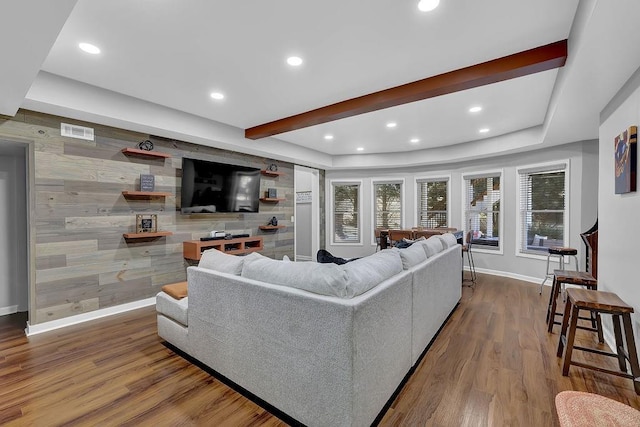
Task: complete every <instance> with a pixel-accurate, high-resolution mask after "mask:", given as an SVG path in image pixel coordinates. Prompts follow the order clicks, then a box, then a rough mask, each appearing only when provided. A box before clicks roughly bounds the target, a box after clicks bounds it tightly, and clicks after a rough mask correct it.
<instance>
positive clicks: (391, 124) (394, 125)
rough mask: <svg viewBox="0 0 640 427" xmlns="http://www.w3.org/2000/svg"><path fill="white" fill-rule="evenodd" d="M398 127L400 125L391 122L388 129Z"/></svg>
mask: <svg viewBox="0 0 640 427" xmlns="http://www.w3.org/2000/svg"><path fill="white" fill-rule="evenodd" d="M396 126H398V124H397V123H396V122H389V123H387V127H388V128H394V127H396Z"/></svg>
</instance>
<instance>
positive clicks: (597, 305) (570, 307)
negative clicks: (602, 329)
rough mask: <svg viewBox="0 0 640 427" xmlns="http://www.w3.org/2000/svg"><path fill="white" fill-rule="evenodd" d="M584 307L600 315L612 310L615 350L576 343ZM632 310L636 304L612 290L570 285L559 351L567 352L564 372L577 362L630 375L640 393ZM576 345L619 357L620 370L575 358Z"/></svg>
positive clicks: (620, 374)
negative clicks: (630, 303)
mask: <svg viewBox="0 0 640 427" xmlns="http://www.w3.org/2000/svg"><path fill="white" fill-rule="evenodd" d="M580 310H589V311H591V312H595V313H596V314H597V315H599V314H600V313H606V314H611V317H612V320H613V333H614V335H615V339H616V352H615V353H609V352H607V351H602V350H598V349H594V348H587V347H580V346H574V345H573V343H574V340H575V337H576V327H577V324H578V314H579V311H580ZM631 313H633V307H632V306H630V305H628V304H627V303H625V302H624V301H622V300H621V299H620V297H618V295H616V294H614V293H612V292H602V291H591V290H587V289H577V288H570V289H567V303H566V305H565V309H564V318H563V319H562V330H561V332H560V340H559V342H558V352H557V355H558V357H562V354H563V352H564V360H563V364H562V375H564V376H565V377H566V376H568V375H569V367H570V365H575V366H579V367H581V368H587V369H593V370H595V371H598V372H604V373H606V374H612V375H617V376H619V377H623V378H630V379H632V380H633V388H634V389H635V391H636V394H638V395H640V366H638V353H637V351H636V342H635V339H634V338H633V327H632V324H631ZM620 320H622V325H623V327H624V328H623V329H624V331H623V330H622V329H621V327H620ZM623 333H624V336H623ZM623 338H624V341H623ZM625 343H626V350H625ZM574 349H575V350H581V351H587V352H590V353H596V354H600V355H603V356H610V357H615V358H617V359H618V366H619V368H620V371H613V370H611V369H606V368H600V367H597V366H593V365H589V364H586V363H582V362H576V361H573V360H572V359H571V355H572V353H573V350H574ZM627 361H629V365H630V366H631V374H628V373H627V364H626V362H627Z"/></svg>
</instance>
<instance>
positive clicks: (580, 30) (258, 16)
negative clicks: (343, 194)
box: [0, 0, 640, 168]
mask: <svg viewBox="0 0 640 427" xmlns="http://www.w3.org/2000/svg"><path fill="white" fill-rule="evenodd" d="M22 3H23V2H21V1H20V0H15V1H13V2H12V4H14V6H10V7H9V13H8V14H4V15H3V16H5V17H7V16H8V18H7V20H9V21H12V22H14V23H15V22H21V21H24V20H26V19H29V20H33V19H35V18H38V19H40V20H41V21H46V18H48V17H49V16H48V15H51V11H50V10H49V9H50V8H49V9H46V8H44V9H41V8H38V7H32V8H31V9H30V10H29V11H27V12H25V10H24V7H23V6H21V5H22ZM32 3H38V4H40V5H48V4H50V3H52V2H49V1H48V0H32ZM61 3H62V2H61ZM65 3H66V4H67V5H69V4H71V5H72V4H73V3H74V2H73V1H71V0H67V1H66V2H65ZM416 4H417V0H402V1H393V2H390V1H384V0H370V1H369V2H366V3H362V2H345V1H337V0H326V1H324V2H313V3H312V2H301V1H299V0H275V1H269V2H265V1H258V0H248V1H244V2H213V1H210V0H209V1H207V0H189V1H174V0H153V1H152V0H135V1H132V0H78V1H77V4H76V6H75V8H74V9H73V11H72V12H71V13H70V14H69V16H68V19H67V20H66V22H65V23H64V25H62V24H61V23H60V24H59V28H61V30H60V33H59V35H58V37H57V40H56V41H55V43H53V44H52V43H51V32H52V31H51V30H48V31H45V29H39V27H36V28H31V32H30V34H29V40H28V43H29V45H30V46H34V47H35V48H34V49H31V50H26V51H28V52H30V51H33V54H32V55H31V58H29V59H30V61H26V60H23V58H22V56H24V55H25V53H24V52H25V48H24V46H19V48H18V49H12V47H11V44H10V45H9V46H5V47H4V49H8V52H7V55H5V57H9V58H12V57H13V58H16V61H15V63H18V64H22V68H23V74H24V75H25V76H27V77H26V78H23V79H22V80H23V81H21V82H20V83H21V85H22V87H23V86H24V84H25V83H24V81H28V80H29V79H31V80H32V81H33V85H32V86H31V90H30V91H29V92H28V93H27V95H26V97H25V98H24V100H23V101H22V102H21V103H20V102H17V103H16V102H15V101H14V102H13V103H10V105H9V107H8V108H7V107H6V106H5V107H4V109H2V110H0V114H11V113H10V110H11V108H12V107H13V109H14V111H15V110H16V109H17V108H18V107H20V106H22V107H24V108H31V109H37V110H39V111H44V112H52V113H57V114H62V115H67V116H70V117H75V118H79V119H87V118H91V119H92V120H94V121H96V122H98V123H104V124H112V125H120V126H124V125H128V126H127V128H131V129H133V130H143V131H149V132H151V131H155V132H156V133H157V134H159V135H163V136H169V137H176V136H179V137H181V138H183V139H185V140H189V141H191V142H197V143H202V144H206V145H213V146H224V147H225V148H229V145H231V146H234V145H235V146H237V147H238V150H239V151H245V152H252V153H262V154H266V155H270V156H272V157H274V158H282V159H290V158H291V157H292V156H294V154H292V153H295V156H296V157H295V159H296V160H297V162H298V163H301V164H310V165H313V164H316V165H319V166H321V167H325V168H331V167H349V166H350V165H352V166H353V167H361V166H362V165H365V164H366V165H367V166H372V167H375V166H376V165H384V166H389V165H390V164H391V165H392V164H393V163H394V162H396V163H398V164H428V163H430V162H432V161H433V159H437V161H438V162H442V161H446V159H447V157H449V161H455V160H460V159H464V158H465V154H464V153H474V152H476V150H477V151H481V152H482V153H483V155H493V154H497V153H503V152H509V151H513V150H517V151H523V150H527V149H534V148H540V146H541V145H544V144H554V145H555V144H563V143H569V142H573V141H576V140H582V139H595V138H597V126H598V116H597V115H598V113H599V112H600V110H601V109H602V108H603V107H604V105H605V104H606V102H607V101H608V100H609V99H610V97H611V96H613V94H615V91H616V90H617V88H619V87H620V86H621V85H622V83H624V81H625V80H626V79H627V78H628V77H629V76H630V75H631V73H632V72H633V71H635V69H636V68H637V67H638V66H639V65H640V53H639V52H640V50H639V49H637V45H638V42H639V41H640V40H639V36H638V35H637V34H640V32H638V31H637V30H634V29H633V25H631V24H629V25H622V26H620V25H618V24H620V22H618V21H619V20H622V22H624V19H629V17H632V16H638V13H640V2H629V1H626V0H599V1H598V0H581V1H578V0H564V1H561V2H559V1H557V0H539V1H535V2H514V1H512V0H491V1H484V2H479V1H477V0H441V4H440V7H439V8H438V9H436V10H435V11H434V12H431V13H422V12H419V11H418V10H417V7H416ZM5 10H6V8H5ZM58 12H59V11H58ZM3 13H4V10H3ZM63 14H64V12H63ZM34 15H35V17H34ZM0 19H2V18H0ZM52 21H54V22H57V21H56V20H55V19H52ZM58 21H60V20H59V19H58ZM572 25H573V27H572ZM49 26H51V25H49ZM53 26H54V27H55V25H53ZM614 26H615V27H616V28H617V29H616V31H611V28H613V27H614ZM14 27H15V25H14ZM620 27H623V28H620ZM1 28H2V27H0V34H1V35H6V36H8V37H7V38H5V39H8V38H10V34H9V33H6V31H8V30H3V29H1ZM16 31H17V30H16ZM634 31H635V34H634ZM5 33H6V34H5ZM565 38H569V58H568V60H567V65H566V66H565V67H563V68H561V69H560V70H551V71H545V72H542V73H538V74H534V75H530V76H526V77H521V78H518V79H513V80H509V81H505V82H500V83H496V84H493V85H489V86H484V87H480V88H476V89H471V90H467V91H463V92H458V93H454V94H450V95H446V96H442V97H438V98H433V99H429V100H424V101H419V102H415V103H412V104H406V105H403V106H399V107H393V108H389V109H386V110H381V111H377V112H373V113H369V114H365V115H361V116H357V117H352V118H348V119H343V120H340V121H336V122H331V123H326V124H323V125H318V126H313V127H309V128H305V129H301V130H297V131H293V132H287V133H285V134H281V135H277V136H275V137H272V138H266V139H264V140H258V141H249V140H245V139H244V138H243V137H242V130H243V129H245V128H248V127H252V126H256V125H260V124H263V123H265V122H269V121H272V120H277V119H280V118H284V117H287V116H290V115H294V114H298V113H302V112H305V111H308V110H311V109H315V108H319V107H322V106H325V105H328V104H332V103H335V102H339V101H343V100H345V99H349V98H353V97H356V96H361V95H365V94H368V93H371V92H375V91H380V90H383V89H387V88H390V87H394V86H397V85H400V84H404V83H409V82H412V81H416V80H419V79H423V78H426V77H430V76H433V75H436V74H440V73H443V72H447V71H452V70H456V69H459V68H462V67H466V66H470V65H474V64H477V63H481V62H484V61H488V60H491V59H495V58H499V57H503V56H506V55H509V54H513V53H517V52H521V51H523V50H527V49H531V48H534V47H538V46H542V45H546V44H548V43H552V42H555V41H558V40H562V39H565ZM83 41H86V42H90V43H93V44H95V45H97V46H99V47H100V48H101V49H102V53H101V54H100V55H97V56H91V55H88V54H86V53H84V52H82V51H80V50H79V49H78V47H77V45H78V43H79V42H83ZM609 43H611V45H610V46H609ZM45 47H46V49H44V48H45ZM47 49H50V50H49V51H48V55H46V59H45V56H43V55H42V53H38V52H42V51H43V50H44V51H46V50H47ZM18 53H19V54H20V55H21V56H19V55H18ZM292 54H296V55H299V56H301V57H302V58H303V59H304V61H305V62H304V64H303V65H302V66H301V67H299V68H295V69H294V68H291V67H290V66H288V65H287V64H286V63H285V59H286V58H287V56H289V55H292ZM602 58H607V59H609V58H610V59H612V60H613V61H614V62H615V61H616V59H617V60H618V62H617V63H616V65H615V68H616V69H615V70H610V69H609V68H610V67H608V66H606V63H605V64H603V63H602V61H601V59H602ZM38 59H39V60H38ZM43 60H44V62H42V61H43ZM620 62H622V64H621V63H620ZM34 64H36V65H34ZM594 67H595V69H594ZM38 70H40V73H39V74H38V76H37V77H35V78H34V77H28V76H33V75H34V74H35V73H38ZM596 72H597V74H596ZM61 77H62V78H64V79H62V78H61ZM15 81H17V80H14V82H15ZM600 82H602V83H601V84H600ZM72 84H73V85H75V88H76V90H75V91H73V92H74V93H73V94H71V91H69V90H68V87H70V86H71V85H72ZM18 86H20V85H18ZM63 86H64V88H66V89H64V90H63ZM10 87H12V84H11V79H9V83H7V79H3V80H2V81H0V93H5V92H6V91H8V89H9V88H10ZM212 91H220V92H223V93H224V94H225V95H226V98H225V99H224V100H223V101H214V100H212V99H211V98H210V97H209V93H210V92H212ZM590 91H593V92H594V93H593V96H590V95H589V93H590ZM72 95H73V96H72ZM118 97H120V98H118ZM134 98H135V99H137V100H135V99H134ZM125 100H128V102H124V101H125ZM138 100H139V101H138ZM106 103H109V104H111V105H110V106H106V105H105V104H106ZM126 105H130V107H129V108H127V107H123V106H126ZM134 105H135V108H134V107H133V106H134ZM473 105H482V106H483V108H484V109H483V111H482V112H480V113H477V114H470V113H469V112H468V108H469V107H471V106H473ZM141 106H143V107H144V108H140V107H141ZM0 107H2V106H0ZM108 107H109V108H110V109H109V108H108ZM88 110H90V111H88ZM125 110H128V111H125ZM143 110H144V111H143ZM8 111H9V112H8ZM145 113H146V116H145V115H144V114H145ZM160 115H162V117H163V120H162V122H160V121H159V120H156V121H154V117H159V116H160ZM391 120H392V121H395V122H397V123H398V125H397V127H396V128H395V129H387V128H386V127H385V124H386V122H388V121H391ZM187 123H189V125H190V128H191V129H192V130H190V128H189V127H188V126H187V125H186V124H187ZM223 124H224V125H229V126H227V127H225V126H224V125H223ZM481 127H487V128H489V129H490V132H488V133H487V134H482V135H481V134H479V133H478V130H479V129H480V128H481ZM234 129H235V130H234ZM327 133H331V134H332V135H334V139H333V141H325V140H324V139H323V136H324V135H325V134H327ZM223 134H224V135H223ZM518 135H521V136H522V138H519V139H518ZM411 138H419V139H420V143H418V144H412V143H410V142H409V140H410V139H411ZM508 141H514V142H513V143H505V142H508ZM357 147H363V148H364V150H363V151H362V154H357V152H356V148H357ZM403 153H404V154H403ZM469 155H471V154H469ZM474 156H475V154H474ZM385 158H386V159H387V161H385ZM319 159H320V160H319ZM389 159H395V160H394V161H391V162H389V161H388V160H389Z"/></svg>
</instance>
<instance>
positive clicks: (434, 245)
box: [419, 236, 444, 258]
mask: <svg viewBox="0 0 640 427" xmlns="http://www.w3.org/2000/svg"><path fill="white" fill-rule="evenodd" d="M419 244H420V245H421V246H422V248H423V249H424V251H425V253H426V254H427V258H431V257H432V256H434V255H435V254H439V253H440V252H442V250H443V249H444V248H443V247H442V241H441V240H440V239H439V238H438V236H431V237H429V238H428V239H427V240H425V241H424V242H419Z"/></svg>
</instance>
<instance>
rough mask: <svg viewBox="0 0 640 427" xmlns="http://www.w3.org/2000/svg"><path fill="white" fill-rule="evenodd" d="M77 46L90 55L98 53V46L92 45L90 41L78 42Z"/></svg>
mask: <svg viewBox="0 0 640 427" xmlns="http://www.w3.org/2000/svg"><path fill="white" fill-rule="evenodd" d="M78 47H79V48H80V49H82V50H84V51H85V52H87V53H90V54H92V55H97V54H99V53H100V48H99V47H98V46H94V45H92V44H90V43H80V44H78Z"/></svg>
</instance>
